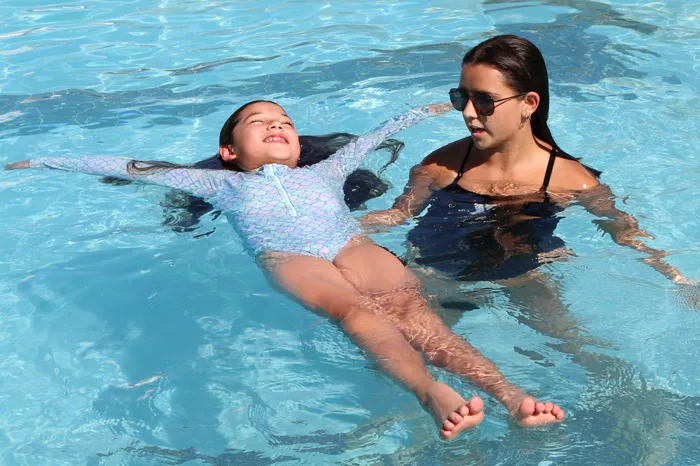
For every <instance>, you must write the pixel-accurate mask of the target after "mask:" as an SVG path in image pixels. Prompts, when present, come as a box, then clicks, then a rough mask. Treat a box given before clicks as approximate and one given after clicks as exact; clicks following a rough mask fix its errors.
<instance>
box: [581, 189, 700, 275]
mask: <svg viewBox="0 0 700 466" xmlns="http://www.w3.org/2000/svg"><path fill="white" fill-rule="evenodd" d="M614 198H615V196H614V195H613V193H612V191H611V190H610V188H609V187H608V186H607V185H604V184H601V185H599V186H597V187H595V188H594V189H591V190H589V191H585V192H584V193H583V194H582V195H581V196H580V198H579V201H580V202H581V205H583V207H585V208H586V210H588V211H589V212H590V213H592V214H593V215H596V216H598V217H602V218H601V219H596V220H594V223H595V224H596V225H597V226H598V228H599V229H600V230H601V231H603V232H605V233H608V234H609V235H610V237H611V238H612V239H613V241H615V242H616V243H617V244H619V245H622V246H628V247H630V248H632V249H635V250H637V251H639V252H643V253H645V254H648V255H649V257H647V258H645V259H642V261H643V262H644V263H646V264H649V265H650V266H651V267H653V268H654V269H655V270H656V271H658V272H659V273H661V274H662V275H664V276H665V277H667V278H668V279H669V280H671V281H673V282H674V283H678V284H690V283H692V280H690V279H688V278H686V277H685V276H683V274H681V272H680V271H679V270H678V269H677V268H675V267H673V266H672V265H670V264H667V263H666V262H664V261H663V258H664V257H666V256H668V253H667V252H666V251H662V250H659V249H654V248H650V247H649V246H647V245H646V244H645V243H644V241H642V240H641V239H639V238H651V239H653V236H651V235H650V234H649V233H647V232H646V231H644V230H642V229H640V228H639V222H638V221H637V219H636V218H634V217H633V216H632V215H630V214H628V213H626V212H623V211H621V210H619V209H618V208H617V207H615V200H614Z"/></svg>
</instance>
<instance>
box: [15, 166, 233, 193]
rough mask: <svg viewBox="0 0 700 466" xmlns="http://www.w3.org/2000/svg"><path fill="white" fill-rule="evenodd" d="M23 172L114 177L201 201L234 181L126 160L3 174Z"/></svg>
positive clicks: (220, 174) (220, 173) (219, 174)
mask: <svg viewBox="0 0 700 466" xmlns="http://www.w3.org/2000/svg"><path fill="white" fill-rule="evenodd" d="M25 168H38V169H55V170H65V171H72V172H79V173H86V174H90V175H102V176H114V177H117V178H123V179H126V180H134V181H141V182H144V183H149V184H156V185H161V186H168V187H171V188H176V189H181V190H183V191H187V192H189V193H191V194H194V195H197V196H202V197H212V196H214V195H215V194H216V193H217V192H218V191H219V190H220V189H221V187H222V185H223V182H224V180H225V179H226V178H230V179H232V178H233V177H235V174H234V173H231V172H229V171H226V170H203V169H196V168H191V167H186V166H180V165H173V164H167V163H159V162H142V161H137V160H133V159H129V158H126V157H105V156H83V157H46V158H37V159H31V160H24V161H21V162H14V163H10V164H8V165H6V166H5V170H18V169H25Z"/></svg>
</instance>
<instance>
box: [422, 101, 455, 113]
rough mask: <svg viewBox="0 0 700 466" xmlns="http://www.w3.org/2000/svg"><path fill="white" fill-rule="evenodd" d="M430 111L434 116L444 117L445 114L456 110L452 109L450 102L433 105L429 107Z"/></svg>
mask: <svg viewBox="0 0 700 466" xmlns="http://www.w3.org/2000/svg"><path fill="white" fill-rule="evenodd" d="M428 109H429V110H430V111H431V112H432V113H433V114H434V115H442V114H443V113H447V112H449V111H451V110H454V108H453V107H452V104H451V103H449V102H442V103H440V104H431V105H428Z"/></svg>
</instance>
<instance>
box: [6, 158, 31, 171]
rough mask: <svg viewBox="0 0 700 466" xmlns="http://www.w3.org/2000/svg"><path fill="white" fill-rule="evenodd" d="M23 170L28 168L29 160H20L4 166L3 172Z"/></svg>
mask: <svg viewBox="0 0 700 466" xmlns="http://www.w3.org/2000/svg"><path fill="white" fill-rule="evenodd" d="M23 168H29V160H22V161H21V162H12V163H8V164H7V165H5V170H21V169H23Z"/></svg>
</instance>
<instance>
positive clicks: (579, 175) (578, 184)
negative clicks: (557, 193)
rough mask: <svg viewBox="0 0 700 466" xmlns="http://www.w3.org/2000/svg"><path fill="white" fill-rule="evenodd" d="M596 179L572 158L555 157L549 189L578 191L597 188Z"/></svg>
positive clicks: (597, 182)
mask: <svg viewBox="0 0 700 466" xmlns="http://www.w3.org/2000/svg"><path fill="white" fill-rule="evenodd" d="M599 184H600V182H599V181H598V178H597V177H596V176H595V175H594V174H593V173H592V172H591V171H590V170H589V169H588V168H586V167H585V166H584V165H583V164H582V163H581V162H579V161H578V160H576V159H574V158H566V157H557V158H556V161H555V163H554V168H553V169H552V178H551V180H550V182H549V186H550V188H555V189H556V188H559V189H563V190H567V191H568V190H571V191H580V190H587V189H591V188H594V187H596V186H598V185H599Z"/></svg>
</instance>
